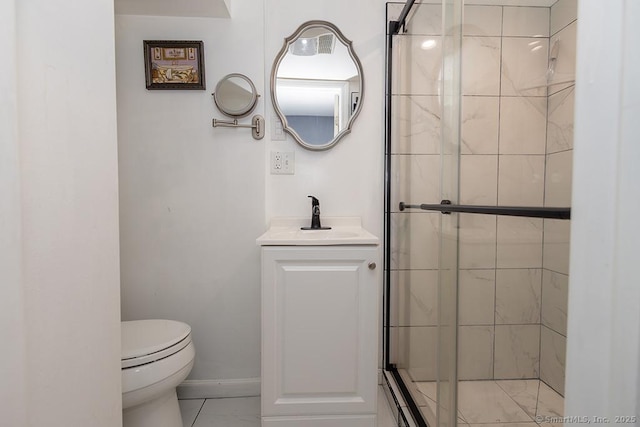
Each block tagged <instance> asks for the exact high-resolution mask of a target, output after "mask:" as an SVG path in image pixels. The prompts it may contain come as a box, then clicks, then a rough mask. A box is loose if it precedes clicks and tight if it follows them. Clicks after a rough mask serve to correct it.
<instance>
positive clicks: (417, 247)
mask: <svg viewBox="0 0 640 427" xmlns="http://www.w3.org/2000/svg"><path fill="white" fill-rule="evenodd" d="M565 1H566V0H560V2H559V3H562V4H563V5H564V3H565ZM573 1H574V3H575V0H573ZM557 5H558V4H556V6H557ZM556 6H554V7H556ZM401 7H402V5H390V6H389V16H390V17H391V16H393V15H394V14H397V13H398V12H399V9H401ZM558 9H559V10H560V9H561V8H560V7H559V8H558ZM563 10H564V9H563ZM464 13H465V25H464V28H463V34H464V37H463V45H462V49H463V53H462V55H463V56H462V61H463V74H462V90H463V106H462V111H463V117H462V147H461V154H462V155H461V164H460V170H461V175H460V203H465V204H486V205H496V204H500V205H529V206H543V205H548V206H552V205H557V206H560V205H567V203H566V200H567V197H569V195H570V181H569V182H568V181H567V179H569V178H570V174H571V172H570V160H571V152H570V148H569V146H570V144H572V143H571V140H572V135H571V132H572V131H571V129H572V126H571V121H572V120H571V117H572V111H571V109H572V91H573V89H572V87H569V88H566V87H563V86H555V87H554V90H553V91H550V92H548V91H547V89H546V88H544V87H543V88H532V87H534V86H539V85H544V84H545V83H546V73H547V69H548V55H549V46H550V36H551V41H552V42H553V41H554V40H555V38H559V39H561V40H562V41H561V49H560V52H561V53H560V55H566V56H567V58H573V57H575V54H572V53H571V49H572V48H571V47H570V43H571V37H572V36H571V34H570V32H571V26H570V25H569V26H567V23H565V22H561V20H558V19H554V17H553V15H552V14H553V11H552V10H551V9H550V8H539V7H508V6H466V7H465V11H464ZM573 21H575V16H574V17H573ZM573 25H574V28H573V31H575V24H573ZM563 31H564V32H563ZM440 34H441V12H440V7H439V5H429V4H421V5H418V6H417V10H416V12H415V15H414V17H413V19H412V20H411V22H410V23H409V25H408V31H407V33H406V34H403V35H399V36H397V37H395V38H394V43H395V46H394V58H393V61H394V65H395V68H394V80H393V84H392V93H393V109H392V114H393V118H392V120H393V124H394V125H393V135H392V176H391V180H392V208H393V209H392V214H391V217H392V235H393V239H392V240H393V241H392V248H391V252H392V253H391V256H392V266H391V267H392V275H393V276H392V283H394V284H397V286H395V287H394V288H393V289H394V292H395V293H396V295H394V297H395V301H396V302H397V303H396V304H395V305H394V309H395V311H393V312H392V324H393V326H395V327H397V333H395V334H392V336H393V337H394V341H393V342H392V348H393V350H394V355H395V359H396V362H397V364H398V367H401V368H402V367H404V368H406V369H407V370H408V372H409V374H410V375H411V376H412V378H413V379H414V380H415V381H429V380H434V379H435V378H436V349H437V334H438V332H437V326H436V325H437V319H438V317H437V316H438V313H437V304H436V303H437V278H438V271H437V269H438V238H439V216H438V215H440V214H438V213H428V212H409V213H407V212H403V213H399V212H398V203H399V202H400V201H405V202H411V203H437V202H438V201H439V200H440V199H439V186H440V159H439V151H440V147H439V145H440V100H439V89H440V65H441V46H440V44H441V39H440V37H439V36H440ZM573 43H574V44H575V34H574V35H573ZM565 44H566V45H567V46H565ZM573 52H574V53H575V47H573ZM563 58H564V56H563ZM570 68H571V64H570V61H568V60H566V61H565V60H564V59H563V60H562V61H558V64H557V67H556V73H555V75H554V78H555V79H557V80H556V81H560V80H562V79H567V76H566V75H565V74H567V75H568V74H569V73H570V72H569V69H570ZM571 72H572V71H571ZM569 92H571V96H569V95H568V93H569ZM547 122H549V126H548V123H547ZM547 134H548V135H547ZM567 162H569V164H568V166H567ZM545 169H546V170H545ZM545 177H546V179H545ZM545 181H546V182H547V184H546V185H545ZM567 235H568V227H567V224H566V223H560V221H556V222H553V221H545V222H543V220H539V219H525V218H509V217H499V218H498V217H495V216H488V215H461V216H460V248H459V265H460V269H461V270H460V280H459V323H460V325H461V326H460V328H459V345H460V349H459V378H460V379H465V380H468V379H515V378H539V377H540V375H541V370H542V372H543V375H547V377H548V378H556V377H558V376H559V375H560V374H562V376H563V375H564V374H563V372H564V368H563V362H562V363H560V360H564V341H563V340H562V339H563V338H564V336H565V335H566V279H567V273H568V272H567V267H566V261H565V260H566V258H567V254H568V244H567V243H566V242H568V240H566V238H567ZM551 236H553V238H551ZM543 248H544V250H543ZM563 291H564V293H563ZM562 313H564V329H563V327H562V324H563V320H562V319H563V314H562ZM541 325H543V326H541ZM541 347H542V349H543V350H544V355H545V356H544V357H542V362H543V363H542V364H541V352H540V350H541ZM549 356H552V357H549ZM548 382H549V383H550V385H552V386H553V387H554V388H556V389H557V390H559V391H561V387H560V386H559V385H557V384H561V383H562V382H563V378H562V379H558V380H549V381H548ZM552 383H555V384H556V385H555V386H554V384H552Z"/></svg>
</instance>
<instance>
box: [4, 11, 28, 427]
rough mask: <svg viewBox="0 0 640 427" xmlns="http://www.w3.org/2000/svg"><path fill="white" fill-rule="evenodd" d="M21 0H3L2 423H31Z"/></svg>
mask: <svg viewBox="0 0 640 427" xmlns="http://www.w3.org/2000/svg"><path fill="white" fill-rule="evenodd" d="M16 47H17V46H16V14H15V0H9V1H1V2H0V50H1V51H2V52H4V55H5V60H6V63H7V64H6V66H4V67H0V283H1V285H0V342H3V343H10V344H8V345H3V351H2V353H0V424H1V425H7V426H22V425H26V420H27V412H26V395H25V380H26V368H25V366H26V360H25V350H26V349H25V337H24V334H25V332H26V329H25V324H24V295H23V290H22V256H21V253H22V243H21V239H20V234H21V228H22V221H21V218H20V215H21V206H20V163H19V140H18V104H17V77H18V75H17V71H18V70H17V63H16V60H17V56H16V55H17V49H16Z"/></svg>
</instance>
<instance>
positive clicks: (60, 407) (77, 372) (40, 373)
mask: <svg viewBox="0 0 640 427" xmlns="http://www.w3.org/2000/svg"><path fill="white" fill-rule="evenodd" d="M14 5H15V9H14ZM0 7H1V13H0V16H1V18H0V21H1V23H0V27H2V31H3V33H2V37H1V39H2V42H1V43H2V47H3V52H5V53H6V54H7V57H8V59H9V62H8V65H7V66H6V67H3V68H6V69H3V70H2V74H1V75H0V76H1V77H2V90H1V91H0V93H1V94H2V95H1V96H2V98H1V99H2V103H1V104H0V105H1V108H2V114H1V117H2V121H3V123H2V127H1V129H2V138H1V141H2V145H0V147H1V149H0V150H1V153H0V154H1V155H0V158H1V159H2V160H1V163H2V164H1V167H0V182H2V191H1V192H0V194H2V197H1V199H0V207H1V208H2V221H0V222H1V223H2V226H1V228H0V231H1V232H2V239H0V241H2V245H1V246H0V259H2V266H1V268H0V280H1V281H2V286H1V288H2V291H1V292H2V295H1V297H0V313H2V337H1V338H2V340H3V343H4V345H3V351H2V353H1V356H0V366H2V367H8V368H10V369H12V372H7V371H6V370H5V369H4V368H3V369H2V371H0V372H2V380H1V381H0V384H1V387H2V388H1V389H0V390H1V393H0V395H1V396H2V401H1V403H0V414H1V415H0V417H1V418H0V424H2V425H12V426H13V425H16V426H43V425H46V426H69V425H74V426H75V425H78V426H80V425H91V426H105V427H107V426H109V427H111V426H118V425H120V423H121V421H120V418H121V415H120V410H121V409H120V408H121V390H120V364H119V360H118V356H119V354H120V315H119V314H120V313H119V287H118V276H119V266H118V264H119V256H118V234H117V231H118V216H117V215H118V198H117V197H118V195H117V163H116V160H117V159H116V114H115V70H114V60H115V58H114V46H113V10H112V8H113V4H112V2H111V1H110V0H101V1H94V2H91V3H85V2H70V1H66V0H55V1H49V0H47V1H44V0H29V1H20V2H15V3H14V2H11V1H4V2H2V5H1V6H0ZM78 16H81V17H82V19H78V18H77V17H78ZM5 24H6V25H5ZM5 36H6V38H5ZM12 57H13V58H15V61H11V58H12ZM12 66H13V67H15V68H12ZM5 78H6V80H5ZM5 237H6V238H5ZM5 322H6V323H5ZM5 379H6V380H7V382H5Z"/></svg>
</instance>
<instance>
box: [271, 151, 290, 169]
mask: <svg viewBox="0 0 640 427" xmlns="http://www.w3.org/2000/svg"><path fill="white" fill-rule="evenodd" d="M294 172H295V156H294V153H293V151H272V152H271V175H293V174H294Z"/></svg>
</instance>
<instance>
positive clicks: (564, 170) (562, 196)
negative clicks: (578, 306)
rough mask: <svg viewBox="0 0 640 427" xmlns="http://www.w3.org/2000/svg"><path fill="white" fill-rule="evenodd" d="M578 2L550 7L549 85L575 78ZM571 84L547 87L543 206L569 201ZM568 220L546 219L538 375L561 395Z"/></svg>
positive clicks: (567, 1)
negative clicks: (554, 53) (553, 50)
mask: <svg viewBox="0 0 640 427" xmlns="http://www.w3.org/2000/svg"><path fill="white" fill-rule="evenodd" d="M576 18H577V0H559V1H558V2H557V3H556V4H554V5H553V6H552V7H551V32H550V34H551V38H550V42H549V45H550V46H551V47H553V45H554V44H555V43H557V46H558V48H557V49H558V59H557V61H556V65H555V73H554V75H553V77H552V79H551V82H552V83H558V82H565V81H571V80H573V79H575V56H576V29H577V25H578V24H577V20H576ZM574 89H575V85H574V84H572V83H569V84H558V85H554V86H551V87H550V88H549V96H548V104H547V105H548V112H547V116H548V121H547V151H546V153H547V154H546V178H545V200H544V204H545V206H570V205H571V172H572V159H573V112H574V108H573V102H574ZM569 225H570V224H569V222H568V221H557V220H556V221H554V220H545V221H544V246H543V260H542V265H543V270H542V301H541V302H542V304H541V307H542V312H541V319H540V322H541V324H542V326H541V330H540V379H541V380H543V381H544V382H546V383H547V384H548V385H549V386H551V387H552V388H553V389H555V390H556V391H557V392H558V393H560V394H564V378H565V375H564V374H565V351H566V341H567V338H566V336H567V298H568V283H569Z"/></svg>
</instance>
